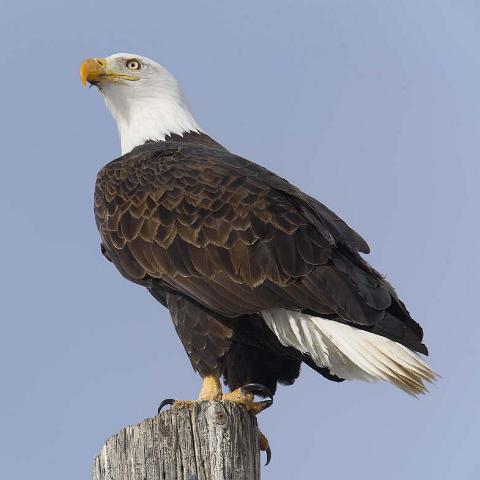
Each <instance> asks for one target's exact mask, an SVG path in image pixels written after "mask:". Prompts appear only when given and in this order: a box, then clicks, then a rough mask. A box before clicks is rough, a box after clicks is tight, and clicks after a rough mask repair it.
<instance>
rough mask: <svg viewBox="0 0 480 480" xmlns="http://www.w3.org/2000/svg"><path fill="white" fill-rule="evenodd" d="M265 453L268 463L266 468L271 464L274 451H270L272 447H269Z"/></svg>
mask: <svg viewBox="0 0 480 480" xmlns="http://www.w3.org/2000/svg"><path fill="white" fill-rule="evenodd" d="M265 453H266V454H267V461H266V463H265V466H267V465H268V464H269V463H270V460H271V459H272V450H271V449H270V447H267V449H266V450H265Z"/></svg>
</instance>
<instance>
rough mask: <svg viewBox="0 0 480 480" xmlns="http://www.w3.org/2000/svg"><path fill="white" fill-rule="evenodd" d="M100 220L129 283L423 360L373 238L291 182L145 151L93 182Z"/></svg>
mask: <svg viewBox="0 0 480 480" xmlns="http://www.w3.org/2000/svg"><path fill="white" fill-rule="evenodd" d="M95 211H96V218H97V224H98V227H99V229H100V232H101V236H102V239H103V243H104V245H105V247H106V250H107V253H108V255H109V258H111V260H112V261H113V262H114V263H115V265H116V266H117V268H118V269H119V270H120V271H121V272H122V273H123V274H124V275H125V276H126V277H127V278H129V279H130V280H133V281H136V282H138V283H142V284H144V285H147V286H149V287H150V288H151V289H152V288H153V290H154V289H155V282H161V283H162V286H163V287H165V286H166V287H167V289H171V290H172V291H175V292H180V293H182V294H184V295H186V296H188V297H189V298H191V299H193V300H194V301H195V302H197V303H198V304H200V305H202V306H204V307H205V308H207V309H210V310H212V311H213V312H216V313H219V314H221V315H223V316H227V317H235V316H239V315H243V314H251V313H256V312H260V311H262V310H267V309H269V308H274V307H283V308H289V309H295V310H302V311H307V312H310V313H312V314H316V315H319V316H323V317H328V316H331V318H335V319H337V320H340V321H344V322H346V323H350V324H354V325H357V326H359V327H361V328H365V329H368V330H370V331H373V332H374V333H379V334H381V335H384V336H387V337H389V338H392V339H393V340H395V341H399V342H401V343H403V344H405V345H406V346H408V347H410V348H413V349H414V350H418V351H422V352H425V351H426V350H425V347H424V346H423V345H422V344H421V339H422V330H421V328H420V327H419V325H418V324H417V323H416V322H415V321H414V320H413V319H412V318H411V317H410V315H409V314H408V312H407V311H406V309H405V307H404V306H403V304H402V303H401V302H400V301H399V300H398V298H397V297H396V295H395V293H394V291H393V289H392V288H391V287H390V286H389V284H388V283H387V282H385V281H384V280H383V279H382V277H381V276H380V275H379V274H377V273H376V272H375V271H374V270H373V269H372V268H371V267H369V266H368V265H367V264H366V262H365V261H364V260H363V259H362V258H361V257H360V256H359V254H358V251H360V252H368V245H367V244H366V242H365V241H364V240H363V239H362V238H361V237H360V236H359V235H358V234H357V233H355V232H354V231H353V230H352V229H350V228H349V227H348V226H347V225H346V224H345V223H344V222H343V221H342V220H340V219H339V218H338V217H337V216H336V215H335V214H334V213H333V212H331V211H330V210H328V209H327V208H326V207H325V206H323V205H322V204H321V203H319V202H317V201H316V200H314V199H313V198H311V197H309V196H308V195H306V194H304V193H303V192H301V191H300V190H299V189H297V188H296V187H294V186H293V185H291V184H290V183H288V182H287V181H286V180H284V179H282V178H280V177H278V176H276V175H275V174H273V173H271V172H269V171H268V170H266V169H264V168H262V167H260V166H258V165H256V164H254V163H251V162H249V161H247V160H245V159H243V158H240V157H238V156H235V155H232V154H230V153H229V152H227V151H225V150H221V149H212V148H205V147H202V146H197V145H189V146H183V147H179V148H171V149H165V147H162V148H157V147H155V146H152V145H150V146H145V147H140V148H137V149H135V150H133V152H131V153H130V154H128V155H126V156H124V157H121V158H120V159H118V160H116V161H114V162H111V163H110V164H109V165H107V166H106V167H105V168H104V169H103V170H102V171H101V172H100V173H99V176H98V180H97V187H96V192H95Z"/></svg>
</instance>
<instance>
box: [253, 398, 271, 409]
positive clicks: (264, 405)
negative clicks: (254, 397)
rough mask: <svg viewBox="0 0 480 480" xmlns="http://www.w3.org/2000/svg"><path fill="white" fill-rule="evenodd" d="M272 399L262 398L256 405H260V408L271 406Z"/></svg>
mask: <svg viewBox="0 0 480 480" xmlns="http://www.w3.org/2000/svg"><path fill="white" fill-rule="evenodd" d="M272 403H273V400H262V401H261V402H257V405H260V406H261V407H262V410H265V409H267V408H269V407H271V406H272Z"/></svg>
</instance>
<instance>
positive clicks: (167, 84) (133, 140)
mask: <svg viewBox="0 0 480 480" xmlns="http://www.w3.org/2000/svg"><path fill="white" fill-rule="evenodd" d="M80 79H81V81H82V83H83V84H84V85H85V84H86V83H87V82H89V83H91V84H92V85H95V86H97V87H98V89H99V90H100V92H101V93H102V94H103V96H104V98H105V102H106V104H107V106H108V108H109V110H110V111H111V112H112V115H113V118H114V119H115V121H116V122H117V126H118V131H119V133H120V142H121V146H122V154H125V153H128V152H130V150H132V149H133V148H134V147H136V146H137V145H141V144H143V143H145V142H146V141H147V140H165V136H167V135H171V134H178V135H182V134H183V133H186V132H201V131H202V130H201V129H200V127H199V126H198V124H197V122H196V121H195V119H194V118H193V116H192V114H191V113H190V110H189V109H188V106H187V104H186V102H185V99H184V97H183V95H182V92H181V91H180V88H179V86H178V84H177V81H176V80H175V78H173V76H172V75H171V74H170V73H169V72H168V71H167V70H166V69H165V68H163V67H162V66H161V65H159V64H158V63H156V62H154V61H153V60H150V59H149V58H146V57H142V56H140V55H133V54H129V53H116V54H114V55H111V56H110V57H106V58H89V59H87V60H85V61H84V62H82V64H81V66H80Z"/></svg>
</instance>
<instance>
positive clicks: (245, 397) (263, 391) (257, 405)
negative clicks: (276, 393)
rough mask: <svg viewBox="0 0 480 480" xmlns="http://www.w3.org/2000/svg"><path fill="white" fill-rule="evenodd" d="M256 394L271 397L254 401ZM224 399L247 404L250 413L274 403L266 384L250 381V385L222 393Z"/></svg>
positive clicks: (255, 413) (258, 411)
mask: <svg viewBox="0 0 480 480" xmlns="http://www.w3.org/2000/svg"><path fill="white" fill-rule="evenodd" d="M255 394H257V395H262V396H264V397H269V398H268V399H267V400H262V401H260V402H254V397H255ZM222 400H224V401H228V402H234V403H240V404H242V405H245V407H246V408H247V410H248V411H249V412H250V413H253V414H254V415H258V414H259V413H260V412H262V411H263V410H265V409H266V408H268V407H270V406H271V405H272V403H273V395H272V394H271V392H270V390H269V389H268V388H267V387H265V386H264V385H261V384H259V383H249V384H248V385H244V386H243V387H240V388H237V389H236V390H234V391H233V392H230V393H226V394H224V395H222ZM267 444H268V442H267Z"/></svg>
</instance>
